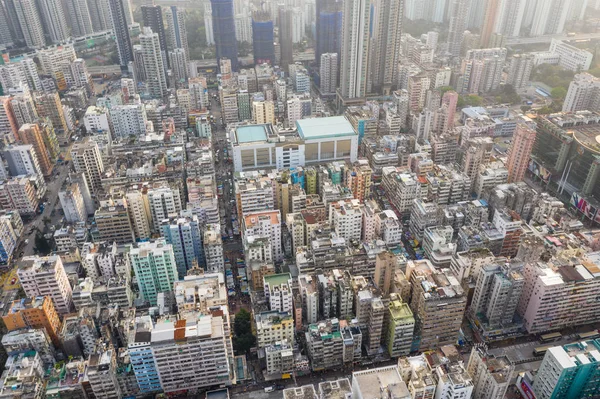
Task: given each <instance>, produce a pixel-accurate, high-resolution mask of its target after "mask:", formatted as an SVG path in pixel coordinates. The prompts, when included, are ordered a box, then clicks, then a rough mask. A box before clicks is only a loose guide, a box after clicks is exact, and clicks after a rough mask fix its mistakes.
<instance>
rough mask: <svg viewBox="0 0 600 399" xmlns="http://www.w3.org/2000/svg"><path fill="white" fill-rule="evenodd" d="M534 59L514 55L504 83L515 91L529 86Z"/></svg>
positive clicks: (530, 56) (528, 56)
mask: <svg viewBox="0 0 600 399" xmlns="http://www.w3.org/2000/svg"><path fill="white" fill-rule="evenodd" d="M533 65H534V57H533V56H532V55H530V54H515V55H513V56H512V58H511V59H510V65H509V67H508V79H507V80H506V83H508V84H509V85H512V87H514V88H515V89H516V90H518V89H522V88H525V87H527V86H529V78H530V77H531V71H532V70H533Z"/></svg>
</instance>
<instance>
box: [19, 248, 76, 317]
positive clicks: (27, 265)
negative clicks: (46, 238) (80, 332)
mask: <svg viewBox="0 0 600 399" xmlns="http://www.w3.org/2000/svg"><path fill="white" fill-rule="evenodd" d="M17 276H18V277H19V282H20V283H21V286H22V287H23V290H25V294H26V295H27V296H28V297H40V296H41V297H44V296H50V298H52V302H53V304H54V307H55V309H56V311H57V312H58V314H60V315H65V314H67V313H70V312H71V310H72V308H73V298H72V295H73V292H72V290H71V283H70V282H69V279H68V277H67V273H66V272H65V269H64V267H63V263H62V260H61V258H60V256H57V255H51V256H43V257H42V256H25V257H23V258H22V259H21V261H20V262H19V263H18V270H17Z"/></svg>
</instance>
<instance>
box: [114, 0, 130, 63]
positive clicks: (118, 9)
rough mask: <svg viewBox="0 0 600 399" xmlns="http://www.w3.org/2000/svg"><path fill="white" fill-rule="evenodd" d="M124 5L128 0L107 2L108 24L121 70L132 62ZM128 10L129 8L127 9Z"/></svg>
mask: <svg viewBox="0 0 600 399" xmlns="http://www.w3.org/2000/svg"><path fill="white" fill-rule="evenodd" d="M125 3H127V4H129V2H128V0H108V8H109V10H110V23H111V25H110V26H111V27H112V30H113V34H114V35H115V41H116V42H117V52H118V53H119V64H120V65H121V68H123V67H126V66H127V65H129V63H130V62H132V61H133V47H132V46H131V38H130V37H129V24H128V19H127V14H126V9H125V8H126V6H125ZM127 9H128V10H129V7H127Z"/></svg>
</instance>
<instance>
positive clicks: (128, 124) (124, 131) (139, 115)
mask: <svg viewBox="0 0 600 399" xmlns="http://www.w3.org/2000/svg"><path fill="white" fill-rule="evenodd" d="M163 73H164V72H163ZM109 115H110V121H111V122H112V132H113V135H114V137H115V138H126V137H129V136H144V135H146V123H147V121H148V119H147V116H146V108H145V106H144V104H127V105H115V106H113V107H111V108H110V111H109Z"/></svg>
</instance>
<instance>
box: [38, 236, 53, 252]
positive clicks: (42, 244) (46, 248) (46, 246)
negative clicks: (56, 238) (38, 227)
mask: <svg viewBox="0 0 600 399" xmlns="http://www.w3.org/2000/svg"><path fill="white" fill-rule="evenodd" d="M35 247H36V248H37V250H38V251H39V252H40V253H41V254H42V255H46V254H48V253H50V250H51V249H52V248H50V243H49V242H48V240H47V239H46V237H44V235H43V234H42V233H40V232H39V231H38V232H37V233H36V234H35Z"/></svg>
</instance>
